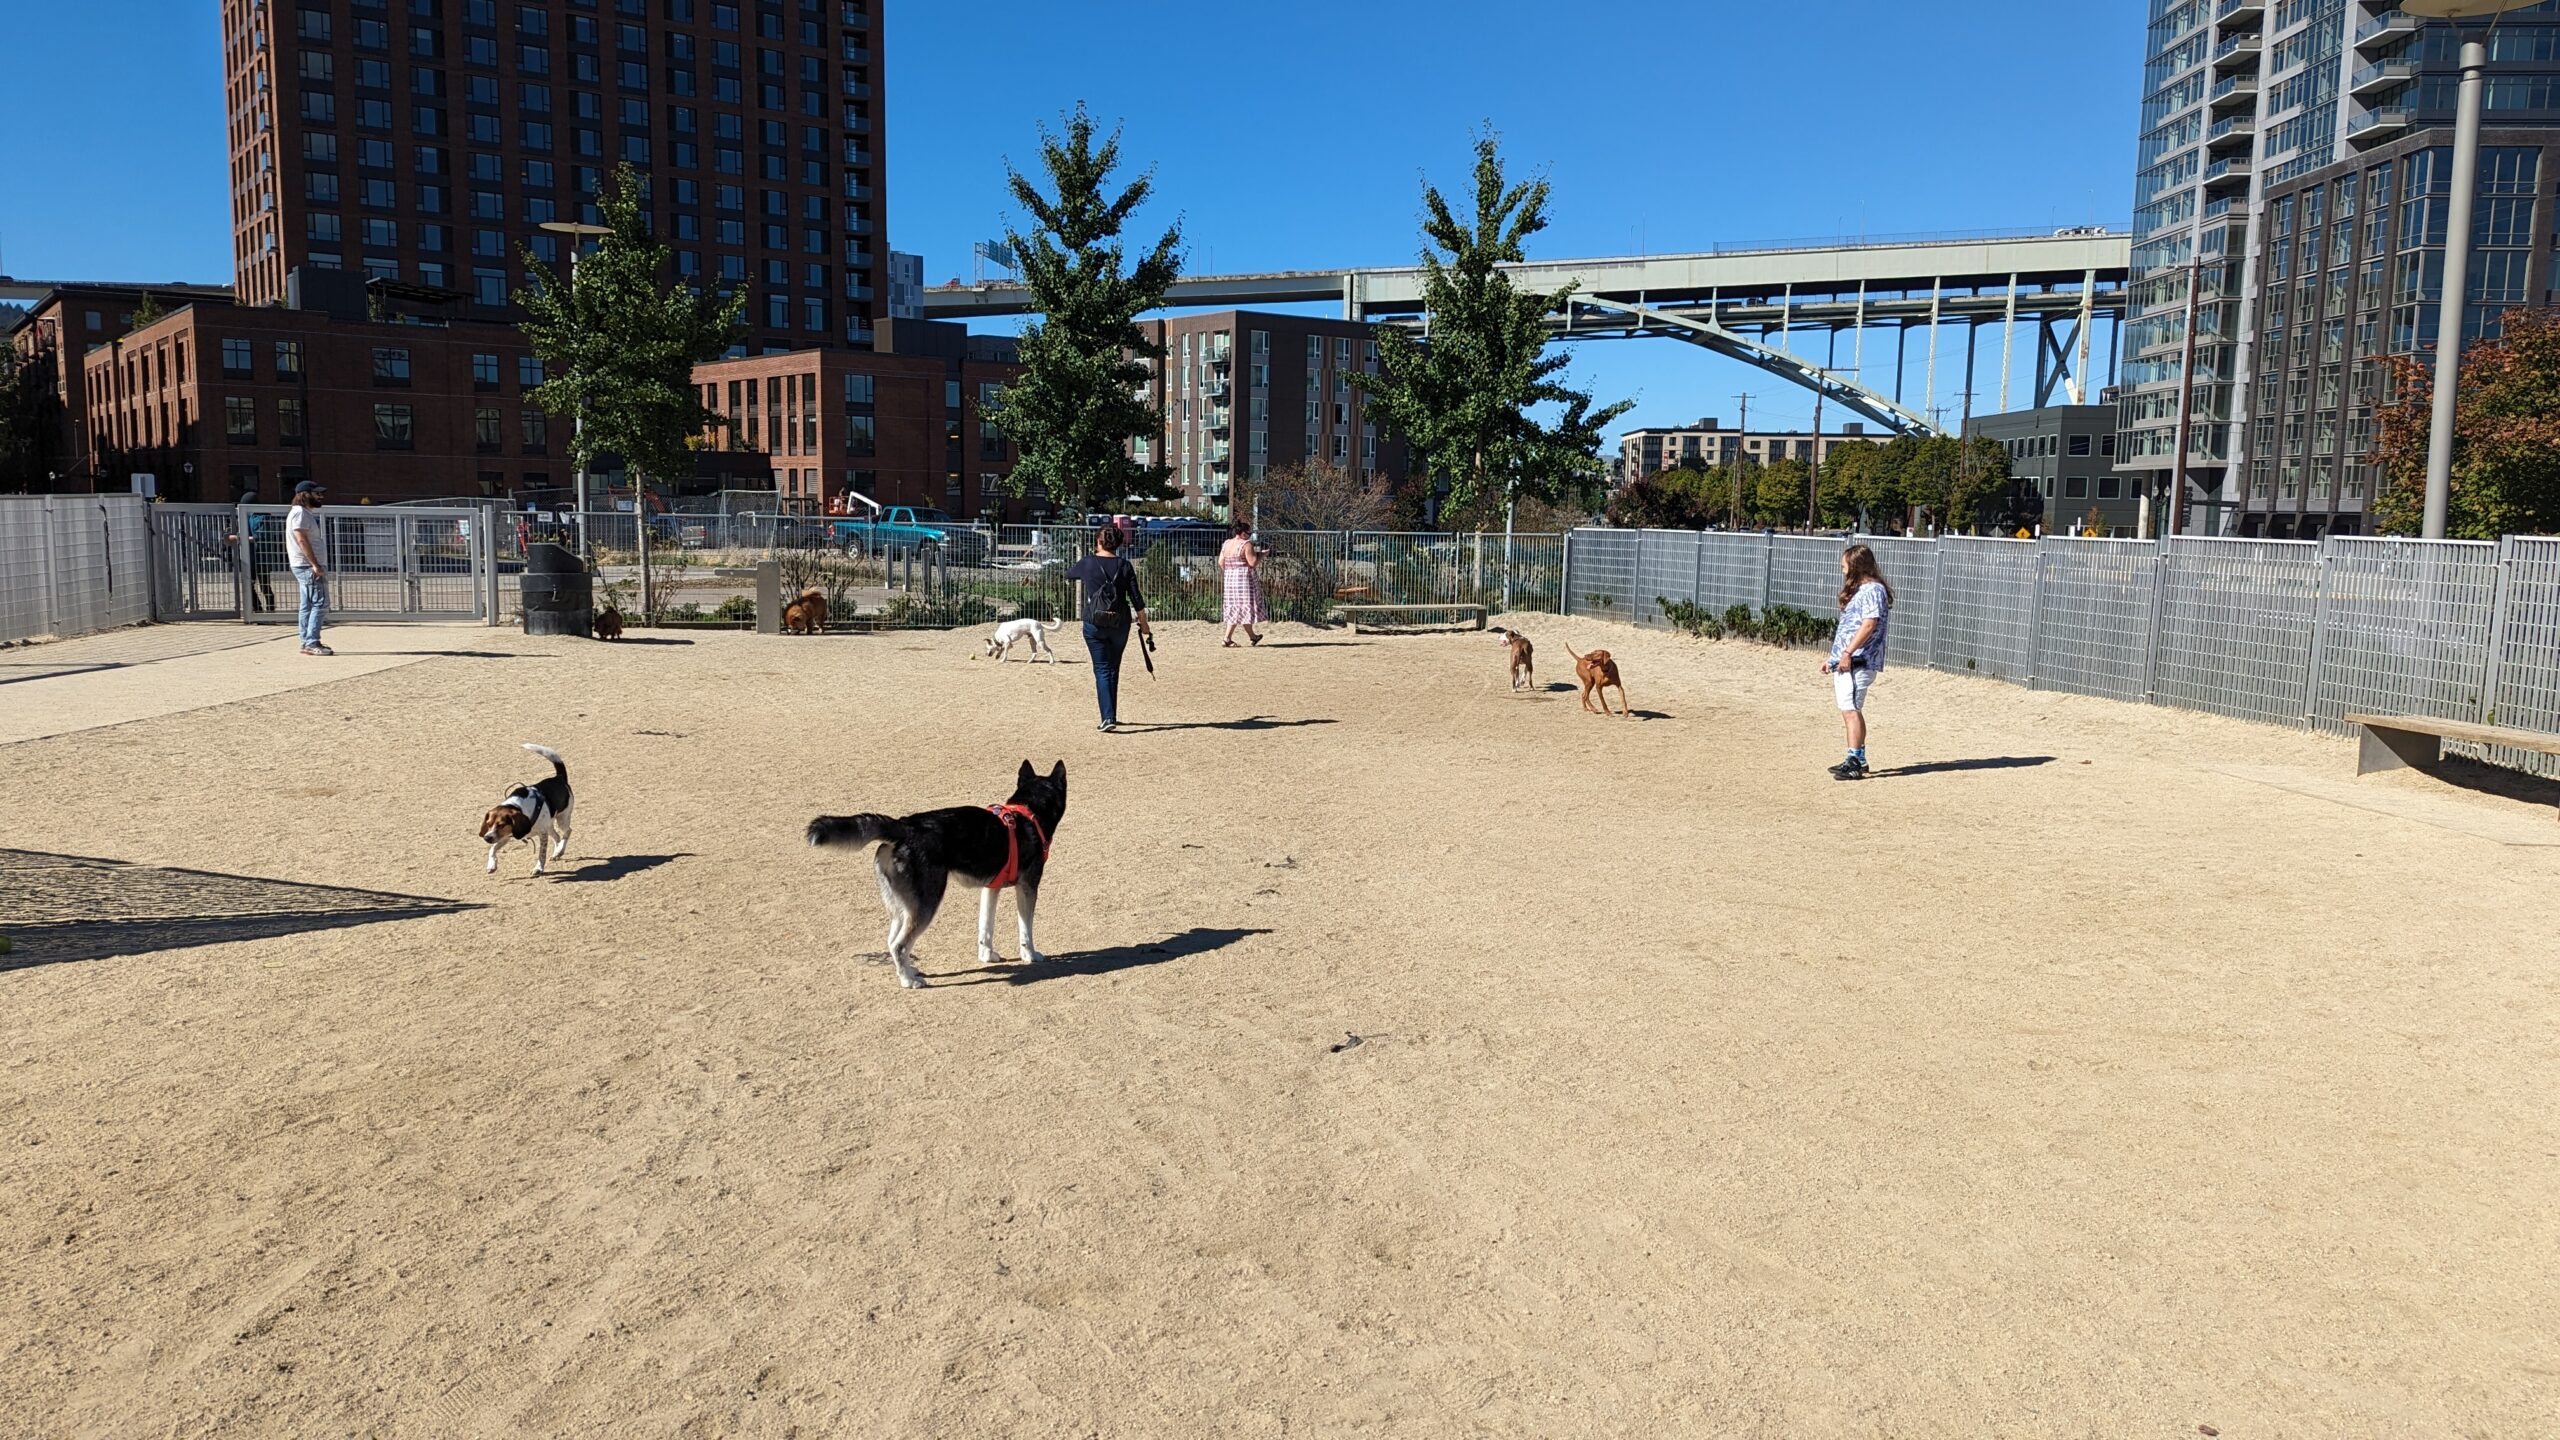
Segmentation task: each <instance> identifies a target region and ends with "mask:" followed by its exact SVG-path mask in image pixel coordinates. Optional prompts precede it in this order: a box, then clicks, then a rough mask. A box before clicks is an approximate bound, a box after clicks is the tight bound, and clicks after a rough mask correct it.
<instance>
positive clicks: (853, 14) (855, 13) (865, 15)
mask: <svg viewBox="0 0 2560 1440" xmlns="http://www.w3.org/2000/svg"><path fill="white" fill-rule="evenodd" d="M841 18H842V20H843V21H844V27H845V28H846V29H848V30H868V29H870V28H871V14H870V12H869V11H866V10H864V9H863V8H862V7H861V6H859V5H847V6H845V7H844V13H843V15H842V17H841Z"/></svg>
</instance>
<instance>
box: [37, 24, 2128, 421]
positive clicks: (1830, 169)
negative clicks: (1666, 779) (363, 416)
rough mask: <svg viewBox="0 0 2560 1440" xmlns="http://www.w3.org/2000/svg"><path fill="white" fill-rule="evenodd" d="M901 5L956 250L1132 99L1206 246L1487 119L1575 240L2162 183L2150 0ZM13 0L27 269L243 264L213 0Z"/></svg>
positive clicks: (1286, 234)
mask: <svg viewBox="0 0 2560 1440" xmlns="http://www.w3.org/2000/svg"><path fill="white" fill-rule="evenodd" d="M880 4H881V6H882V8H883V9H884V10H885V12H886V14H887V26H888V28H887V34H886V40H885V43H884V45H883V47H882V49H883V54H884V57H885V59H886V61H887V74H886V89H887V96H888V104H889V114H888V130H889V135H888V171H887V178H888V184H889V228H890V231H891V242H892V243H893V244H895V245H896V246H897V247H898V248H899V249H901V250H921V251H922V252H923V253H924V255H925V263H926V273H927V278H928V279H929V280H932V281H936V282H939V281H942V280H946V279H950V278H952V277H954V276H965V275H967V273H968V271H969V244H970V242H971V241H972V240H975V239H980V238H985V237H989V236H992V235H995V234H997V233H999V232H1000V230H1001V227H1002V225H1003V222H1004V219H1005V208H1006V201H1005V195H1004V187H1003V162H1004V160H1005V159H1006V158H1007V157H1008V156H1010V157H1011V158H1013V159H1016V160H1018V161H1022V162H1025V163H1028V162H1030V161H1031V159H1032V158H1033V155H1034V149H1033V147H1034V143H1035V141H1034V128H1035V126H1037V125H1038V124H1039V123H1040V122H1042V121H1044V120H1046V121H1050V122H1053V123H1054V121H1055V120H1056V118H1057V116H1058V115H1059V114H1060V112H1062V111H1064V110H1065V109H1067V108H1068V107H1070V106H1072V105H1073V104H1074V103H1075V102H1076V101H1078V100H1083V101H1085V102H1086V103H1087V104H1088V105H1089V106H1090V107H1091V108H1092V109H1093V111H1094V112H1095V113H1096V114H1097V115H1098V116H1100V117H1101V118H1103V119H1104V120H1105V121H1106V122H1120V123H1123V124H1125V126H1126V138H1125V146H1126V150H1127V152H1128V153H1129V154H1130V155H1131V156H1132V157H1134V158H1136V159H1138V160H1141V161H1144V162H1147V163H1151V164H1152V165H1153V166H1154V167H1155V171H1156V178H1157V182H1158V187H1159V196H1160V198H1159V200H1158V201H1157V203H1156V204H1155V205H1154V206H1153V207H1151V210H1150V211H1148V212H1142V219H1146V220H1152V221H1155V222H1156V223H1158V224H1161V223H1163V222H1164V221H1165V220H1169V219H1171V218H1173V217H1174V216H1176V215H1179V216H1180V217H1181V219H1182V221H1183V223H1184V227H1185V230H1186V232H1187V234H1188V237H1189V240H1190V268H1191V269H1193V270H1194V271H1200V272H1208V271H1218V270H1264V269H1288V268H1295V267H1304V266H1317V265H1338V264H1397V263H1404V262H1406V261H1409V260H1410V259H1411V258H1412V255H1413V251H1414V247H1415V244H1416V238H1415V234H1414V219H1415V214H1416V211H1417V202H1418V196H1419V193H1420V184H1421V180H1422V178H1423V177H1424V176H1426V175H1428V176H1429V177H1430V178H1431V179H1433V180H1434V181H1437V182H1440V183H1442V184H1443V185H1444V186H1452V185H1456V184H1459V183H1462V181H1463V179H1464V173H1465V172H1464V167H1465V165H1466V163H1467V158H1468V152H1467V144H1468V137H1469V135H1470V133H1471V131H1472V130H1473V129H1474V127H1476V126H1478V125H1480V124H1483V123H1486V122H1490V123H1492V124H1493V125H1494V126H1495V127H1496V128H1498V129H1499V130H1500V131H1501V132H1502V135H1503V139H1504V148H1505V150H1506V152H1507V153H1508V154H1509V155H1510V156H1512V157H1513V158H1514V159H1515V161H1516V162H1517V163H1518V164H1519V165H1521V166H1523V167H1532V166H1534V167H1540V168H1543V169H1544V170H1545V171H1546V173H1547V174H1548V176H1549V178H1550V179H1551V180H1552V181H1553V183H1554V186H1555V198H1554V204H1553V218H1554V223H1553V225H1552V227H1551V228H1550V229H1549V230H1548V231H1547V232H1546V233H1545V234H1544V235H1543V236H1541V237H1539V239H1538V241H1537V242H1536V243H1535V247H1534V248H1535V250H1536V252H1537V253H1540V254H1543V255H1549V256H1559V257H1561V256H1569V255H1595V254H1624V253H1629V252H1634V251H1640V250H1652V251H1676V250H1682V249H1690V248H1700V247H1703V246H1705V245H1708V244H1712V243H1716V242H1734V241H1749V240H1776V239H1788V238H1795V237H1805V236H1822V235H1838V234H1857V233H1867V234H1893V233H1903V232H1912V231H1934V230H1960V229H1976V228H1991V227H2008V226H2060V225H2071V224H2085V223H2090V222H2095V221H2109V222H2121V221H2122V220H2123V219H2124V217H2125V216H2126V215H2127V214H2129V213H2130V211H2131V209H2132V198H2131V197H2132V186H2133V180H2132V165H2133V146H2134V128H2135V121H2136V118H2137V117H2136V109H2137V105H2138V103H2139V102H2138V98H2137V91H2138V89H2139V84H2140V76H2141V66H2142V55H2141V42H2142V15H2143V7H2142V3H2141V0H2074V3H2067V4H2055V3H2052V0H1938V3H1929V4H1915V3H1912V0H1789V3H1783V4H1767V5H1763V4H1757V3H1740V0H1582V3H1578V4H1570V5H1556V4H1553V3H1539V4H1529V3H1523V0H1366V3H1357V4H1355V3H1345V0H1289V3H1285V4H1274V5H1254V6H1230V5H1217V4H1201V3H1198V0H1191V3H1169V0H977V3H957V4H955V3H941V0H880ZM6 8H7V13H6V16H5V18H0V43H5V48H6V49H7V51H8V52H9V54H10V55H11V56H12V58H13V59H14V60H15V61H16V63H15V64H13V66H12V67H11V75H10V83H9V84H8V85H7V86H5V87H0V134H6V135H8V136H10V137H12V138H11V141H10V143H9V144H8V145H7V146H6V147H0V269H5V270H6V271H7V272H9V273H12V274H15V275H19V276H26V277H37V278H45V279H129V280H196V281H215V282H221V281H227V280H228V279H229V278H230V273H229V270H230V260H229V257H230V240H229V236H230V220H229V211H228V204H229V202H228V199H227V196H226V193H225V187H224V177H223V163H224V156H223V139H222V99H221V93H222V92H221V84H222V82H221V73H220V67H221V55H220V38H219V25H218V23H217V6H216V4H215V3H214V0H85V3H77V4H34V3H27V4H13V5H9V6H7V7H6ZM1949 333H1950V334H1951V335H1952V334H1953V333H1954V332H1949ZM2101 333H2102V335H2103V333H2104V332H2103V331H2102V332H2101ZM1870 343H1871V344H1872V343H1873V342H1872V341H1871V342H1870ZM2021 355H2022V357H2023V355H2024V347H2023V346H2022V347H2021ZM1575 357H1576V358H1575V373H1576V374H1577V375H1578V376H1580V377H1581V378H1582V379H1583V380H1584V381H1585V382H1587V383H1589V384H1590V385H1592V386H1593V387H1594V388H1596V389H1598V390H1599V391H1601V392H1602V394H1603V396H1604V398H1606V397H1616V396H1633V397H1635V398H1636V400H1637V402H1638V403H1637V408H1636V410H1635V411H1634V413H1633V414H1632V415H1630V417H1629V419H1628V421H1627V423H1629V424H1636V423H1656V424H1663V423H1676V422H1680V421H1685V420H1688V419H1693V418H1695V417H1697V416H1699V415H1703V414H1715V415H1720V416H1724V417H1726V418H1727V419H1730V418H1731V415H1732V412H1733V395H1734V394H1735V392H1736V391H1738V390H1746V389H1747V390H1750V391H1752V392H1753V393H1754V394H1755V396H1759V397H1762V398H1758V399H1755V400H1754V402H1753V411H1754V423H1755V427H1756V425H1757V424H1758V422H1759V420H1760V418H1761V417H1762V416H1764V415H1765V416H1766V417H1768V418H1769V419H1770V420H1772V421H1774V422H1777V423H1781V424H1794V425H1797V426H1801V425H1803V424H1804V423H1805V422H1806V421H1807V420H1808V419H1809V418H1810V415H1811V410H1812V405H1811V397H1809V396H1804V395H1801V394H1799V393H1797V392H1793V391H1791V390H1785V389H1781V388H1780V387H1779V386H1778V385H1777V383H1776V382H1774V381H1772V380H1770V379H1769V378H1768V377H1766V376H1762V375H1760V374H1758V373H1757V372H1753V371H1749V370H1745V369H1742V368H1741V367H1738V366H1734V365H1731V364H1729V363H1727V362H1722V361H1718V360H1715V359H1713V358H1712V357H1709V356H1707V355H1705V354H1704V353H1702V352H1699V351H1695V350H1692V349H1690V348H1688V347H1686V346H1682V345H1679V344H1677V343H1674V342H1643V343H1624V342H1619V343H1609V344H1599V345H1588V346H1583V347H1580V348H1578V349H1577V350H1576V351H1575ZM1871 358H1872V357H1871ZM1985 358H1986V360H1987V361H1988V362H1989V363H1991V364H1996V363H1997V362H1996V356H1989V355H1986V357H1985ZM1914 363H1915V364H1916V363H1917V362H1916V361H1915V362H1914ZM2021 363H2024V361H2023V359H2022V362H2021ZM1942 383H1943V381H1942Z"/></svg>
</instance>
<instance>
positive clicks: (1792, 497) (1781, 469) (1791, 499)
mask: <svg viewBox="0 0 2560 1440" xmlns="http://www.w3.org/2000/svg"><path fill="white" fill-rule="evenodd" d="M1751 479H1752V483H1751V489H1750V498H1751V519H1752V521H1753V522H1754V523H1756V524H1760V525H1767V526H1771V527H1774V528H1777V529H1785V528H1787V527H1789V526H1793V525H1802V524H1803V523H1804V511H1805V501H1806V499H1807V498H1808V496H1809V494H1810V492H1811V490H1812V488H1813V467H1812V466H1811V465H1808V464H1806V463H1805V462H1804V461H1802V460H1793V459H1789V460H1775V461H1771V462H1770V463H1769V464H1767V465H1765V466H1762V467H1761V468H1760V469H1759V470H1756V471H1754V472H1753V473H1752V477H1751Z"/></svg>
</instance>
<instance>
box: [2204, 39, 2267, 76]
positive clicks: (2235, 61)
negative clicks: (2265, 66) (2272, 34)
mask: <svg viewBox="0 0 2560 1440" xmlns="http://www.w3.org/2000/svg"><path fill="white" fill-rule="evenodd" d="M2264 43H2265V37H2263V36H2261V35H2259V34H2258V33H2257V32H2256V31H2254V30H2253V31H2250V32H2249V33H2248V34H2246V35H2234V36H2232V37H2231V38H2230V39H2228V40H2225V41H2223V42H2222V43H2221V44H2219V45H2216V46H2214V47H2213V68H2214V71H2215V73H2217V74H2219V73H2221V72H2222V71H2225V70H2237V69H2239V68H2240V67H2241V66H2243V65H2254V64H2256V63H2257V60H2258V51H2259V50H2260V49H2261V48H2262V47H2263V45H2264Z"/></svg>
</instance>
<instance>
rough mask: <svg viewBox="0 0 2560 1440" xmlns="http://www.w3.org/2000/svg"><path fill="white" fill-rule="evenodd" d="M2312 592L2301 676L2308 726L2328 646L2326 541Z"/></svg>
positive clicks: (2316, 712)
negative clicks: (2306, 665)
mask: <svg viewBox="0 0 2560 1440" xmlns="http://www.w3.org/2000/svg"><path fill="white" fill-rule="evenodd" d="M2312 584H2313V585H2314V586H2315V587H2317V588H2315V589H2314V590H2313V591H2312V592H2311V668H2310V669H2309V670H2307V671H2305V672H2304V674H2303V676H2302V723H2303V724H2304V725H2305V726H2309V725H2310V724H2311V723H2312V722H2313V720H2315V719H2316V718H2317V717H2318V716H2319V714H2320V657H2321V654H2322V652H2323V651H2325V650H2327V648H2328V644H2329V634H2328V631H2329V542H2328V541H2326V540H2323V541H2321V542H2320V568H2319V570H2318V571H2317V572H2315V578H2314V579H2313V581H2312Z"/></svg>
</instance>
